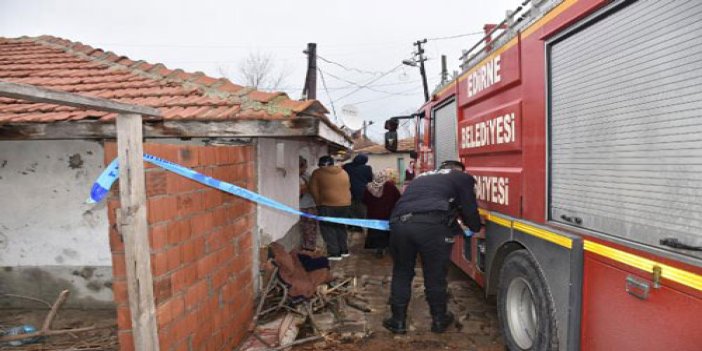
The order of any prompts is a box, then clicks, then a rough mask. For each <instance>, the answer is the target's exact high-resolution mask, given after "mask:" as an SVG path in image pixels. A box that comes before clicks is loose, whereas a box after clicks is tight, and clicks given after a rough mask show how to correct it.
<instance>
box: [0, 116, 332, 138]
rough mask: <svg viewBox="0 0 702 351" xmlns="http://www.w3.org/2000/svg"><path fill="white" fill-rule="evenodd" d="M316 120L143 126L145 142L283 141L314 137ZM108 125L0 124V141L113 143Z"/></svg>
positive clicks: (318, 122)
mask: <svg viewBox="0 0 702 351" xmlns="http://www.w3.org/2000/svg"><path fill="white" fill-rule="evenodd" d="M320 123H321V122H320V121H319V120H318V119H316V118H295V119H294V120H270V121H268V120H267V121H260V120H236V121H163V122H147V123H145V124H144V137H145V138H217V137H221V138H257V137H267V138H286V137H309V136H317V125H318V124H320ZM116 135H117V132H116V127H115V125H114V124H112V123H103V122H98V121H83V122H55V123H11V124H0V140H26V139H37V140H42V139H45V140H50V139H113V138H115V137H116Z"/></svg>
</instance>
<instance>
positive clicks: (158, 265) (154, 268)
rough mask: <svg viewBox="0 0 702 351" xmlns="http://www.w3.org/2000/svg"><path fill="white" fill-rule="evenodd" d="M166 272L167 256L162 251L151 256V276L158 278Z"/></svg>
mask: <svg viewBox="0 0 702 351" xmlns="http://www.w3.org/2000/svg"><path fill="white" fill-rule="evenodd" d="M166 272H168V254H167V253H166V252H165V251H163V252H158V253H155V254H153V255H151V274H152V275H153V276H154V277H159V276H162V275H164V274H166Z"/></svg>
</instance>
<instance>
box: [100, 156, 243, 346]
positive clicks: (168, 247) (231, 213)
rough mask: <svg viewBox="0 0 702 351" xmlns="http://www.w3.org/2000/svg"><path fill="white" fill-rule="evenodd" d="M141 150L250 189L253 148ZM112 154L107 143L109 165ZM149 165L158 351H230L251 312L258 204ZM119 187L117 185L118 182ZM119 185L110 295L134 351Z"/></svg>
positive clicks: (122, 337) (112, 205)
mask: <svg viewBox="0 0 702 351" xmlns="http://www.w3.org/2000/svg"><path fill="white" fill-rule="evenodd" d="M144 152H146V153H149V154H152V155H155V156H158V157H161V158H164V159H167V160H170V161H173V162H176V163H179V164H182V165H184V166H187V167H191V168H193V169H195V170H197V171H199V172H201V173H203V174H206V175H209V176H212V177H214V178H217V179H221V180H224V181H227V182H230V183H233V184H236V185H239V186H243V187H246V188H248V189H254V188H255V184H256V175H255V171H254V169H255V167H254V163H253V156H252V155H253V147H252V146H227V147H219V146H218V147H214V146H190V145H165V144H150V143H147V144H144ZM114 157H116V148H115V144H114V143H106V145H105V162H106V164H107V163H108V162H110V161H111V160H112V159H113V158H114ZM145 165H146V167H147V168H146V191H147V201H148V223H149V239H150V243H151V269H152V273H153V277H154V279H153V280H154V296H155V300H156V311H157V316H156V319H157V322H158V334H159V340H160V345H161V350H231V349H232V348H233V347H234V346H236V345H237V344H238V343H239V342H240V341H241V340H242V338H243V336H244V334H245V333H246V330H247V327H248V324H249V321H250V320H251V318H252V315H253V302H254V301H253V300H254V297H253V282H252V278H253V274H252V265H253V255H252V253H253V235H254V233H253V228H254V225H255V206H254V205H253V204H252V203H250V202H248V201H245V200H242V199H240V198H237V197H235V196H233V195H229V194H226V193H224V192H221V191H219V190H215V189H212V188H209V187H206V186H203V185H201V184H199V183H196V182H194V181H191V180H188V179H186V178H183V177H181V176H178V175H176V174H173V173H170V172H167V171H165V170H163V169H160V168H156V167H154V166H152V165H150V164H145ZM115 185H117V184H115ZM118 194H119V192H118V189H117V186H115V188H113V191H112V193H111V198H110V200H109V202H108V213H109V221H110V246H111V249H112V263H113V272H114V283H113V289H114V298H115V302H116V305H117V325H118V329H119V342H120V347H121V349H122V350H133V348H134V343H133V338H132V333H131V317H130V314H129V302H128V297H127V284H126V276H125V274H126V273H125V261H124V244H123V242H122V239H121V237H120V235H119V233H118V232H117V226H116V225H115V224H116V216H115V213H116V211H115V210H116V209H118V208H119V201H118Z"/></svg>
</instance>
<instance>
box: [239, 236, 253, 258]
mask: <svg viewBox="0 0 702 351" xmlns="http://www.w3.org/2000/svg"><path fill="white" fill-rule="evenodd" d="M252 248H253V235H252V234H251V232H244V233H242V235H241V236H239V238H238V240H237V254H245V253H247V252H251V249H252Z"/></svg>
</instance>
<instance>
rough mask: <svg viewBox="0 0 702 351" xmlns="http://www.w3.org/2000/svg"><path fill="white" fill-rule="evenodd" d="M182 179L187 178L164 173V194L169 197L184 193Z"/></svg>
mask: <svg viewBox="0 0 702 351" xmlns="http://www.w3.org/2000/svg"><path fill="white" fill-rule="evenodd" d="M184 179H187V178H185V177H183V176H180V175H177V174H175V173H171V172H166V192H167V193H168V194H169V195H175V194H178V193H181V192H185V191H186V190H185V186H184V182H183V180H184Z"/></svg>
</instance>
